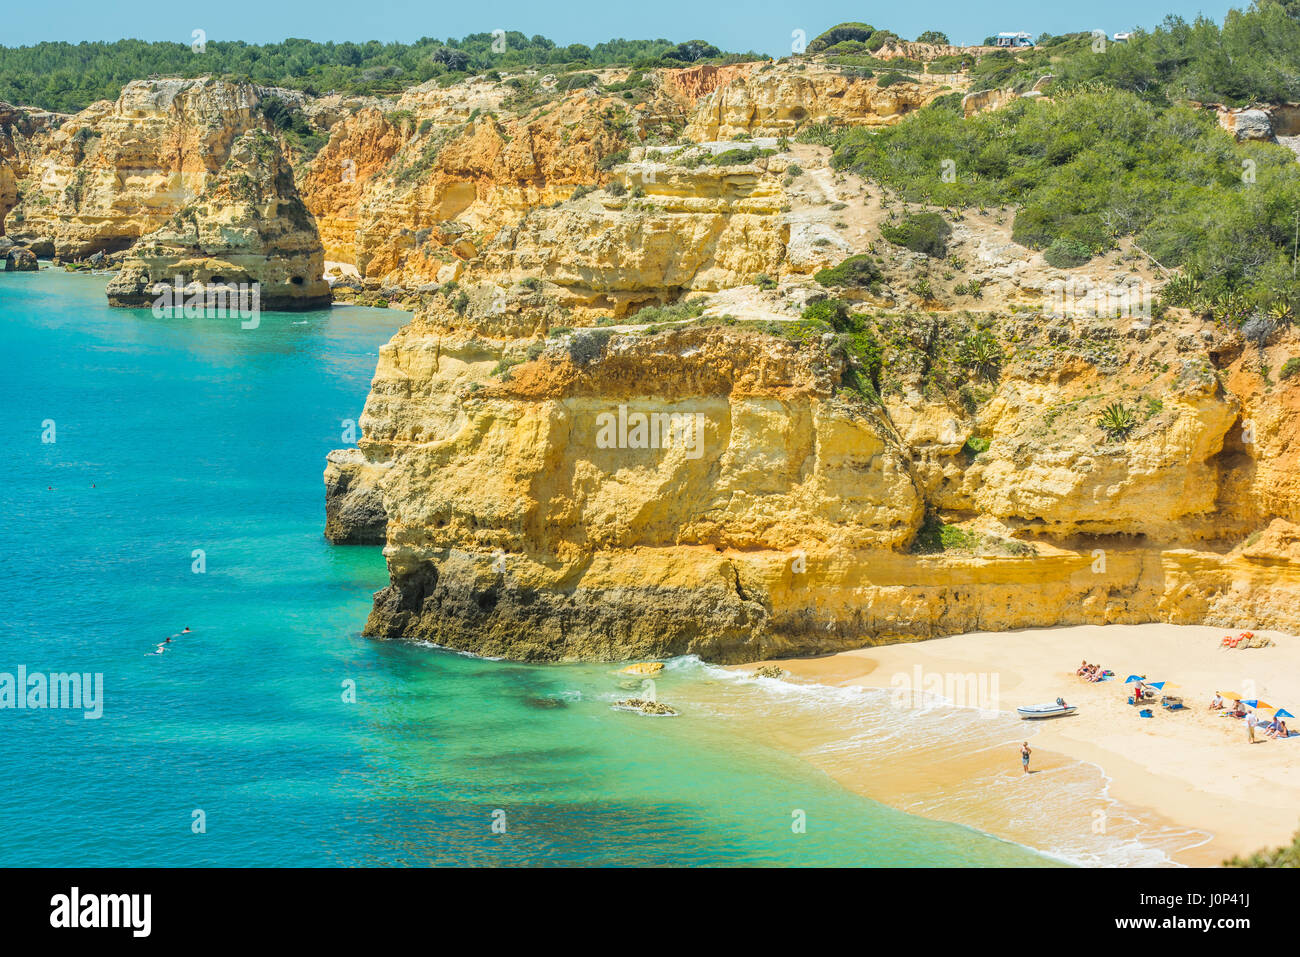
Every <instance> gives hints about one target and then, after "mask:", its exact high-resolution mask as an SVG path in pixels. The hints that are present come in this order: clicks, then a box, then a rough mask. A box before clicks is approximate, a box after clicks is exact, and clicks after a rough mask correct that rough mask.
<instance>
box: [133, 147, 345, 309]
mask: <svg viewBox="0 0 1300 957" xmlns="http://www.w3.org/2000/svg"><path fill="white" fill-rule="evenodd" d="M323 273H324V250H323V249H322V247H321V242H320V236H319V235H318V233H317V230H316V222H315V220H314V219H313V217H312V215H311V213H310V212H309V211H308V209H307V207H306V206H305V205H304V204H303V202H302V199H301V198H300V197H299V196H298V191H297V189H296V188H295V187H294V182H293V171H292V169H291V168H290V167H289V164H288V162H287V161H286V160H285V158H284V155H283V154H282V153H281V152H280V148H279V146H278V144H277V142H276V140H275V139H274V137H272V136H271V135H270V134H269V133H267V132H265V131H263V130H252V131H249V132H248V133H245V134H244V135H243V136H241V137H240V138H239V139H238V140H237V141H236V142H235V143H234V144H233V145H232V146H231V150H230V158H229V160H227V162H226V164H225V166H223V167H222V168H221V170H220V171H219V172H218V174H217V175H216V176H215V177H213V179H212V180H211V181H210V182H209V183H208V185H207V186H206V187H205V188H204V190H203V192H202V193H201V194H200V195H199V197H198V199H196V200H195V201H194V202H193V203H190V204H189V205H187V206H186V207H185V208H183V209H182V210H181V211H180V212H179V213H177V214H176V215H175V216H174V217H173V218H172V219H171V220H170V221H168V223H167V225H166V226H165V227H163V228H162V229H159V230H157V231H156V232H154V233H152V234H151V235H150V236H148V237H147V238H146V239H144V240H142V241H140V242H139V243H137V244H136V245H135V246H133V247H132V248H131V251H130V255H129V258H128V259H127V260H126V262H125V263H124V264H123V266H122V270H121V272H119V273H118V275H117V276H116V277H115V278H114V279H113V281H112V282H110V283H109V286H108V299H109V303H110V304H112V305H115V306H142V305H148V304H149V303H151V302H153V301H155V299H156V298H157V293H156V292H155V288H154V287H155V286H156V285H157V284H160V283H161V284H163V285H170V284H172V283H173V282H175V281H177V280H179V282H180V283H181V284H182V285H185V284H190V283H198V284H200V285H202V286H205V287H220V286H229V285H235V286H240V287H252V288H255V289H256V290H257V295H258V301H259V302H260V307H261V308H263V309H314V308H319V307H321V306H326V305H329V303H330V301H331V296H330V290H329V285H328V284H327V283H326V282H325V280H324V277H323Z"/></svg>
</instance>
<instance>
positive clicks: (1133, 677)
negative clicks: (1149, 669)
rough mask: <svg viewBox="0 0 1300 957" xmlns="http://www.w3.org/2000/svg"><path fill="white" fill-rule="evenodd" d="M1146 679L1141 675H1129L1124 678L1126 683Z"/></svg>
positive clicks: (1129, 683)
mask: <svg viewBox="0 0 1300 957" xmlns="http://www.w3.org/2000/svg"><path fill="white" fill-rule="evenodd" d="M1145 680H1146V679H1145V678H1143V677H1142V676H1141V675H1129V676H1128V677H1127V678H1125V679H1124V684H1126V685H1131V684H1132V683H1133V682H1135V681H1145Z"/></svg>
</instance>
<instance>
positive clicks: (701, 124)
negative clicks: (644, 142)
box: [686, 65, 951, 140]
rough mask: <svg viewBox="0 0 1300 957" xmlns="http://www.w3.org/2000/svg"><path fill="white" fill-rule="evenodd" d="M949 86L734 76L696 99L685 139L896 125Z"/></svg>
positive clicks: (771, 70)
mask: <svg viewBox="0 0 1300 957" xmlns="http://www.w3.org/2000/svg"><path fill="white" fill-rule="evenodd" d="M950 91H951V87H950V86H948V85H946V84H944V83H941V82H939V80H938V78H935V79H931V78H930V77H927V76H925V75H921V76H919V77H918V78H917V80H916V81H915V82H900V83H894V84H891V85H889V86H886V87H884V88H881V87H880V86H879V85H878V83H877V80H876V78H870V79H863V78H860V77H855V76H845V75H844V74H842V73H840V72H839V71H838V70H833V69H828V68H825V67H819V66H815V65H809V66H808V68H807V69H806V70H804V71H803V72H794V71H791V70H783V69H777V68H775V67H766V68H760V69H759V70H757V71H755V72H752V73H749V74H745V75H740V76H737V77H735V78H733V79H732V80H731V82H730V83H728V84H726V85H725V86H722V87H719V88H718V89H717V90H715V91H714V92H713V93H710V94H709V95H708V96H706V97H704V98H703V99H701V100H700V102H699V104H698V106H697V108H696V110H695V113H694V115H693V116H692V117H691V121H690V124H689V125H688V126H687V128H686V135H687V136H688V137H690V138H691V139H694V140H725V139H732V138H734V137H736V136H740V135H747V136H793V135H794V134H795V133H796V132H798V130H799V129H800V127H802V126H804V125H806V124H810V123H832V124H840V125H846V126H865V127H879V126H888V125H890V124H893V123H897V122H898V121H899V120H900V119H902V117H903V116H905V115H906V114H908V113H910V112H912V111H913V110H917V109H920V108H921V107H923V106H925V105H926V104H927V103H929V102H930V101H931V100H933V99H934V98H935V97H937V96H940V95H941V94H943V93H946V92H950Z"/></svg>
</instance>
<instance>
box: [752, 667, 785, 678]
mask: <svg viewBox="0 0 1300 957" xmlns="http://www.w3.org/2000/svg"><path fill="white" fill-rule="evenodd" d="M786 674H788V672H787V671H786V670H785V669H784V668H778V667H777V666H776V665H760V666H759V667H757V668H755V669H754V670H753V671H751V672H750V675H751V676H752V677H754V678H784V677H785V676H786Z"/></svg>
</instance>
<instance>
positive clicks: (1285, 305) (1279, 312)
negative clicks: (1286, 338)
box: [1268, 299, 1295, 326]
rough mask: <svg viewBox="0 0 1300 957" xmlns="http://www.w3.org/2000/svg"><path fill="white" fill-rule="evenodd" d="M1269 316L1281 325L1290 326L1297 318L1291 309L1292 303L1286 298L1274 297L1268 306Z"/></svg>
mask: <svg viewBox="0 0 1300 957" xmlns="http://www.w3.org/2000/svg"><path fill="white" fill-rule="evenodd" d="M1268 317H1269V318H1270V319H1272V320H1273V321H1274V322H1275V323H1277V324H1278V325H1279V326H1289V325H1291V323H1292V321H1293V320H1294V319H1295V314H1294V313H1293V312H1292V311H1291V303H1290V302H1288V301H1287V300H1286V299H1274V300H1273V302H1272V304H1271V305H1270V306H1269V307H1268Z"/></svg>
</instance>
